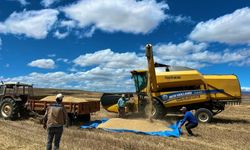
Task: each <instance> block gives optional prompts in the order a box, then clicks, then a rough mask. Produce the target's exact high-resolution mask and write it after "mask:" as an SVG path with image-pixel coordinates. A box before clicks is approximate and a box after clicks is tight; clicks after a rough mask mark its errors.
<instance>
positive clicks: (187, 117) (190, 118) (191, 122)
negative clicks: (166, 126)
mask: <svg viewBox="0 0 250 150" xmlns="http://www.w3.org/2000/svg"><path fill="white" fill-rule="evenodd" d="M180 110H181V111H182V113H184V114H185V115H184V118H183V119H182V121H181V124H180V125H179V128H181V127H182V126H183V125H184V123H185V122H186V121H188V123H187V124H185V127H186V129H187V132H188V134H189V135H190V136H193V135H194V134H193V132H192V131H191V129H193V128H195V127H197V126H198V120H197V119H196V118H195V116H194V115H193V114H192V113H191V112H190V111H187V108H186V107H182V108H181V109H180Z"/></svg>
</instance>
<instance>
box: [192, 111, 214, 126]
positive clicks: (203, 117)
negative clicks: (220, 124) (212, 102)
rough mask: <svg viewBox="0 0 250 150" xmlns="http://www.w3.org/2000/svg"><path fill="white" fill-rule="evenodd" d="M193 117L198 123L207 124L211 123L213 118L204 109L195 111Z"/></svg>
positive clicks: (210, 113) (209, 112)
mask: <svg viewBox="0 0 250 150" xmlns="http://www.w3.org/2000/svg"><path fill="white" fill-rule="evenodd" d="M195 117H196V118H197V119H198V121H199V122H202V123H208V122H211V120H212V118H213V113H212V112H211V111H210V110H209V109H206V108H200V109H198V110H196V112H195Z"/></svg>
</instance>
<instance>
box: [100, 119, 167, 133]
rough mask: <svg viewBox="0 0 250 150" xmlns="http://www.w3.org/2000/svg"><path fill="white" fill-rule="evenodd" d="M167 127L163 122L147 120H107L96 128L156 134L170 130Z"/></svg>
mask: <svg viewBox="0 0 250 150" xmlns="http://www.w3.org/2000/svg"><path fill="white" fill-rule="evenodd" d="M167 126H168V125H167V124H166V122H163V121H154V122H150V121H149V120H138V119H136V120H135V119H120V118H112V119H109V120H108V121H107V122H105V123H102V124H100V125H99V126H98V127H97V128H106V129H126V130H136V131H142V132H157V131H165V130H171V129H169V128H168V127H167Z"/></svg>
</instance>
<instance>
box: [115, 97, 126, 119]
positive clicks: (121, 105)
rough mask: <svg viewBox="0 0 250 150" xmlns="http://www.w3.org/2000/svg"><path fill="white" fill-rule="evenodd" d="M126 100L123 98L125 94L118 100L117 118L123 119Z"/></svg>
mask: <svg viewBox="0 0 250 150" xmlns="http://www.w3.org/2000/svg"><path fill="white" fill-rule="evenodd" d="M127 101H128V98H125V94H122V97H121V98H119V100H118V102H117V105H118V114H119V117H121V118H123V117H124V116H125V106H126V102H127Z"/></svg>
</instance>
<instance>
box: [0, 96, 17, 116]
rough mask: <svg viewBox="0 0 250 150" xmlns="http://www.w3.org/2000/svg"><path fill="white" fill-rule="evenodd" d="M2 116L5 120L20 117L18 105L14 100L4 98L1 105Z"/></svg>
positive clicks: (0, 113) (0, 112)
mask: <svg viewBox="0 0 250 150" xmlns="http://www.w3.org/2000/svg"><path fill="white" fill-rule="evenodd" d="M0 115H1V117H2V118H4V119H10V120H14V119H16V118H17V116H18V104H17V103H16V102H15V101H14V100H13V99H12V98H4V99H3V100H2V101H1V103H0Z"/></svg>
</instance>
